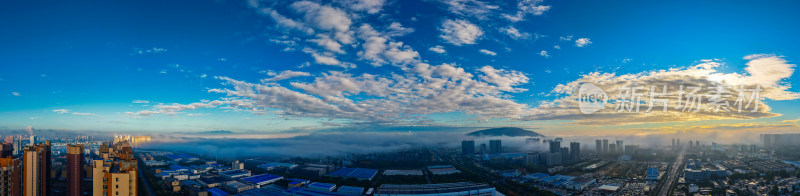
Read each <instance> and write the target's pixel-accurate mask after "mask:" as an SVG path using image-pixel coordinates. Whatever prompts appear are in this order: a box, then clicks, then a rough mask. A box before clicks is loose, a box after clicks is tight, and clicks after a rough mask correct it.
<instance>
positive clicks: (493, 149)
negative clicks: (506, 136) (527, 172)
mask: <svg viewBox="0 0 800 196" xmlns="http://www.w3.org/2000/svg"><path fill="white" fill-rule="evenodd" d="M489 153H490V154H498V153H503V145H502V144H501V143H500V140H489Z"/></svg>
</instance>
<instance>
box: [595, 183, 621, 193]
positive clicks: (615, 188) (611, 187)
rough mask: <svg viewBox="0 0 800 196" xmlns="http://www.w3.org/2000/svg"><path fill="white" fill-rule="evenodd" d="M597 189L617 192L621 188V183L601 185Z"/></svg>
mask: <svg viewBox="0 0 800 196" xmlns="http://www.w3.org/2000/svg"><path fill="white" fill-rule="evenodd" d="M597 190H598V191H605V192H617V191H618V190H619V185H613V184H605V185H602V186H600V187H597Z"/></svg>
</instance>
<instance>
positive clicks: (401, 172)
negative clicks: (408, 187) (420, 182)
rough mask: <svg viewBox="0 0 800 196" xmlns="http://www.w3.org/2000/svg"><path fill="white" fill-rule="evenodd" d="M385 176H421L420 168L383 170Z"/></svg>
mask: <svg viewBox="0 0 800 196" xmlns="http://www.w3.org/2000/svg"><path fill="white" fill-rule="evenodd" d="M383 175H385V176H421V175H422V170H385V171H383Z"/></svg>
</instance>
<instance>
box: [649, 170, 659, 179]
mask: <svg viewBox="0 0 800 196" xmlns="http://www.w3.org/2000/svg"><path fill="white" fill-rule="evenodd" d="M647 180H658V168H657V167H648V168H647Z"/></svg>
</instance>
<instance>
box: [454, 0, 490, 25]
mask: <svg viewBox="0 0 800 196" xmlns="http://www.w3.org/2000/svg"><path fill="white" fill-rule="evenodd" d="M442 2H443V3H444V4H446V5H447V6H448V10H449V11H450V12H451V13H454V14H458V15H461V16H468V17H475V18H478V19H481V20H484V19H486V18H487V15H489V14H491V13H492V12H494V11H495V10H498V9H499V8H500V7H499V6H496V5H490V4H488V3H486V2H483V1H479V0H444V1H442Z"/></svg>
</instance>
